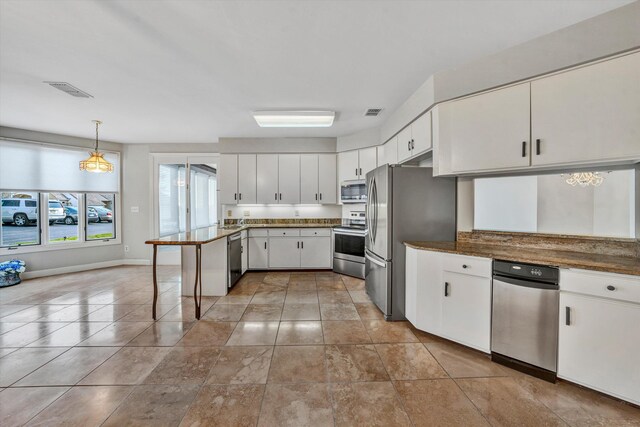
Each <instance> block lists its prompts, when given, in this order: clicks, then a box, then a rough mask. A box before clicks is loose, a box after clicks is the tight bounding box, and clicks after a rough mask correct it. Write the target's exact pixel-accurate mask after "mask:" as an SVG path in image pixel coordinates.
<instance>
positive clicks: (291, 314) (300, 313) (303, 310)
mask: <svg viewBox="0 0 640 427" xmlns="http://www.w3.org/2000/svg"><path fill="white" fill-rule="evenodd" d="M280 320H282V321H286V320H320V306H319V305H318V304H287V305H285V306H284V308H283V309H282V317H281V318H280Z"/></svg>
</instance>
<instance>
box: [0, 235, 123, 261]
mask: <svg viewBox="0 0 640 427" xmlns="http://www.w3.org/2000/svg"><path fill="white" fill-rule="evenodd" d="M121 244H122V241H121V239H120V238H119V237H118V238H115V239H111V240H95V241H89V242H78V243H50V244H48V245H33V246H18V247H16V248H15V249H9V248H0V256H11V255H18V254H29V253H37V252H51V251H58V250H66V249H85V248H94V247H100V246H112V245H121Z"/></svg>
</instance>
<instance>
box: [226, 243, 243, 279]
mask: <svg viewBox="0 0 640 427" xmlns="http://www.w3.org/2000/svg"><path fill="white" fill-rule="evenodd" d="M241 238H242V235H241V233H235V234H232V235H231V236H229V237H228V238H227V286H228V287H229V288H231V287H232V286H233V285H235V284H236V282H237V281H238V280H240V278H241V277H242V240H241Z"/></svg>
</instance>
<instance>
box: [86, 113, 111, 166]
mask: <svg viewBox="0 0 640 427" xmlns="http://www.w3.org/2000/svg"><path fill="white" fill-rule="evenodd" d="M93 122H94V123H95V124H96V148H95V149H94V150H93V151H91V152H89V158H88V159H87V160H82V161H81V162H80V170H81V171H87V172H93V173H104V172H113V165H112V164H111V163H109V162H108V161H106V160H105V159H104V153H101V152H99V151H98V126H100V125H101V124H102V122H101V121H100V120H93Z"/></svg>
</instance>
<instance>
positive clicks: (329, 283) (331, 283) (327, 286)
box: [316, 279, 347, 291]
mask: <svg viewBox="0 0 640 427" xmlns="http://www.w3.org/2000/svg"><path fill="white" fill-rule="evenodd" d="M316 288H317V289H318V291H346V290H347V288H345V287H344V283H343V282H342V280H340V279H335V280H322V281H320V282H318V285H317V287H316Z"/></svg>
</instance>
